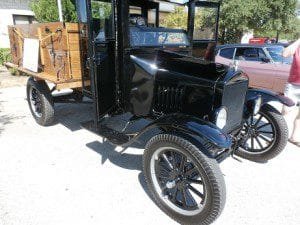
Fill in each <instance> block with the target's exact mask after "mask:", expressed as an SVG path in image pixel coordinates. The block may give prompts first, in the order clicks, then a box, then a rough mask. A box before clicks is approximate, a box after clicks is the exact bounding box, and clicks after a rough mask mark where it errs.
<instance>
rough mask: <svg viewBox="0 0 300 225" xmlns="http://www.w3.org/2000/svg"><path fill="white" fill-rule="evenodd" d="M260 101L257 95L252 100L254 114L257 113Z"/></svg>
mask: <svg viewBox="0 0 300 225" xmlns="http://www.w3.org/2000/svg"><path fill="white" fill-rule="evenodd" d="M261 103H262V98H261V96H258V97H257V99H255V100H254V107H253V114H254V115H256V114H257V113H259V110H260V107H261Z"/></svg>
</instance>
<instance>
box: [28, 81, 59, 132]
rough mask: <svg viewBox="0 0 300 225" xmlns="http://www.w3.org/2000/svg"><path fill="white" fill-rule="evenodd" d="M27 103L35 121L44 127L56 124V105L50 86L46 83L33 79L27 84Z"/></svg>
mask: <svg viewBox="0 0 300 225" xmlns="http://www.w3.org/2000/svg"><path fill="white" fill-rule="evenodd" d="M27 101H28V104H29V108H30V111H31V114H32V116H33V117H34V119H35V121H36V122H37V123H38V124H40V125H42V126H49V125H51V124H52V123H53V122H54V104H53V99H52V96H51V93H50V90H49V87H48V85H47V84H46V83H45V82H44V81H35V80H34V79H33V78H32V77H31V78H29V79H28V82H27Z"/></svg>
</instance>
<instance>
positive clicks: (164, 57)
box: [131, 50, 228, 82]
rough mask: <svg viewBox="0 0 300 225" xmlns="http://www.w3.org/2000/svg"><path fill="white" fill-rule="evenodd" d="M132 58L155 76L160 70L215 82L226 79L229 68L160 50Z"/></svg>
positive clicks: (141, 53) (137, 54)
mask: <svg viewBox="0 0 300 225" xmlns="http://www.w3.org/2000/svg"><path fill="white" fill-rule="evenodd" d="M131 58H132V60H133V61H134V62H135V63H137V64H138V65H139V66H141V67H142V68H144V69H145V70H147V71H148V72H149V73H151V74H152V73H153V75H154V74H155V73H156V70H157V69H159V70H166V71H169V72H171V73H177V74H178V73H179V74H183V75H185V76H192V77H195V78H201V79H206V80H210V81H213V82H215V81H217V80H218V79H220V78H221V77H225V76H226V74H227V73H228V67H227V66H224V65H222V64H217V63H213V62H208V61H204V60H201V59H199V58H194V57H191V56H186V55H182V54H178V53H175V52H170V51H166V50H158V51H155V52H152V53H151V54H149V53H148V52H143V51H139V52H136V53H133V54H132V55H131Z"/></svg>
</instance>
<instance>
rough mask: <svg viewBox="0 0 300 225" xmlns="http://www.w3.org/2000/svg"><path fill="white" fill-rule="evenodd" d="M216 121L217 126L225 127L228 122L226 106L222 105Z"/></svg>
mask: <svg viewBox="0 0 300 225" xmlns="http://www.w3.org/2000/svg"><path fill="white" fill-rule="evenodd" d="M215 123H216V125H217V127H219V128H220V129H223V128H224V127H225V126H226V123H227V110H226V108H225V107H221V108H220V109H218V110H217V112H216V117H215Z"/></svg>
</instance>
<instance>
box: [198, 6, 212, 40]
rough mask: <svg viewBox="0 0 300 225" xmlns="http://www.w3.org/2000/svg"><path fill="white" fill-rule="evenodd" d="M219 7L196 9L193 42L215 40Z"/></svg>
mask: <svg viewBox="0 0 300 225" xmlns="http://www.w3.org/2000/svg"><path fill="white" fill-rule="evenodd" d="M217 15H218V8H217V7H213V8H211V7H196V12H195V24H194V36H193V40H215V39H216V29H217Z"/></svg>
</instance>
